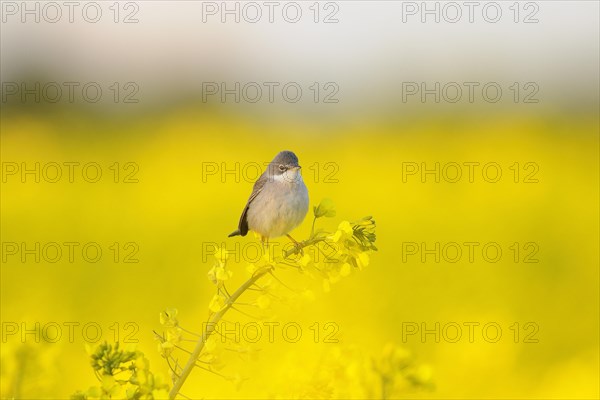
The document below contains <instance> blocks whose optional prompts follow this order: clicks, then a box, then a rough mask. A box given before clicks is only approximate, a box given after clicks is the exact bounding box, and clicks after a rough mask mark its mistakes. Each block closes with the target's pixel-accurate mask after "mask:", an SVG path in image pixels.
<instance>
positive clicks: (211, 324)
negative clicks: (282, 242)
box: [169, 266, 273, 399]
mask: <svg viewBox="0 0 600 400" xmlns="http://www.w3.org/2000/svg"><path fill="white" fill-rule="evenodd" d="M272 270H273V267H272V266H267V267H265V268H263V269H262V270H259V271H257V272H256V273H255V274H254V275H252V276H251V277H250V279H248V280H247V281H246V282H244V283H243V284H242V286H240V287H239V288H238V289H237V290H236V291H235V292H234V293H233V294H232V295H231V296H230V297H229V298H228V299H227V302H226V304H225V306H224V307H223V308H222V309H221V310H220V311H219V312H216V313H214V314H213V315H212V316H211V317H210V319H209V321H208V322H207V324H206V330H204V332H203V333H202V336H201V337H200V339H198V341H197V342H196V347H194V351H193V352H192V354H191V355H190V358H189V359H188V361H187V363H186V364H185V367H183V370H182V371H181V374H180V375H179V378H178V379H177V381H175V384H174V385H173V387H172V388H171V391H170V392H169V399H174V398H175V396H177V394H178V393H179V391H180V390H181V387H182V386H183V384H184V383H185V381H186V379H187V378H188V376H189V375H190V373H191V372H192V369H193V368H194V367H195V365H196V360H197V359H198V357H199V356H200V353H202V349H203V348H204V344H205V343H206V341H207V340H208V338H209V337H210V335H212V333H213V332H214V330H215V328H216V326H217V323H218V322H219V321H220V320H221V318H223V316H224V315H225V314H226V313H227V311H229V309H230V308H231V307H232V306H233V304H234V303H235V301H236V300H237V299H238V298H239V297H240V296H241V295H242V293H244V292H245V291H246V290H248V288H249V287H250V286H252V285H254V283H256V281H258V280H259V279H260V278H262V277H263V276H264V275H266V274H267V273H269V272H270V271H272Z"/></svg>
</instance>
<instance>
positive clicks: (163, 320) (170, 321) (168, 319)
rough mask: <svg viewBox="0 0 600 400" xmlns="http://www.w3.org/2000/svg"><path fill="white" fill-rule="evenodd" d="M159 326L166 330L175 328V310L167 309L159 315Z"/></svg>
mask: <svg viewBox="0 0 600 400" xmlns="http://www.w3.org/2000/svg"><path fill="white" fill-rule="evenodd" d="M160 324H161V325H162V326H164V327H167V328H172V327H174V326H177V324H178V321H177V309H176V308H167V309H166V310H164V311H161V313H160Z"/></svg>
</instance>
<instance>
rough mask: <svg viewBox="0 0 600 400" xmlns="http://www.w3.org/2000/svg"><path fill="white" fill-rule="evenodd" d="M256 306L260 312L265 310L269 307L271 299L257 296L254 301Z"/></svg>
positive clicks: (264, 295) (265, 296)
mask: <svg viewBox="0 0 600 400" xmlns="http://www.w3.org/2000/svg"><path fill="white" fill-rule="evenodd" d="M256 305H257V306H258V308H260V309H261V310H266V309H267V308H269V306H270V305H271V298H270V297H269V296H267V295H266V294H263V295H261V296H258V298H257V299H256Z"/></svg>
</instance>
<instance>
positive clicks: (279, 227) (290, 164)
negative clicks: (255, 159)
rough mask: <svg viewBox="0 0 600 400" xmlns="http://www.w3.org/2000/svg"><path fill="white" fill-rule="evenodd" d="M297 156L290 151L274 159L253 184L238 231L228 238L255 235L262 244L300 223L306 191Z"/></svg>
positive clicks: (306, 204)
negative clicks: (252, 233)
mask: <svg viewBox="0 0 600 400" xmlns="http://www.w3.org/2000/svg"><path fill="white" fill-rule="evenodd" d="M300 168H301V167H300V165H298V157H296V155H295V154H294V153H293V152H291V151H282V152H280V153H279V154H277V155H276V156H275V158H274V159H273V161H271V162H270V163H269V165H268V167H267V169H266V171H265V172H263V174H262V175H261V176H260V177H259V178H258V180H257V181H256V182H255V183H254V187H253V189H252V194H251V195H250V198H249V199H248V202H247V203H246V207H244V211H242V216H241V217H240V222H239V224H238V229H237V230H236V231H235V232H232V233H231V234H230V235H229V237H232V236H237V235H241V236H246V234H247V233H248V230H251V231H253V232H256V233H258V234H259V235H260V236H261V238H262V240H263V242H264V241H265V240H266V241H267V243H268V240H269V239H271V238H277V237H280V236H283V235H287V236H288V237H289V238H290V239H291V240H292V241H293V242H294V243H297V242H296V241H295V240H294V239H293V238H292V237H291V236H290V235H289V233H290V232H291V231H292V230H293V229H294V228H296V227H297V226H298V225H300V224H301V223H302V221H303V220H304V217H305V216H306V213H307V212H308V190H307V189H306V185H305V184H304V181H303V180H302V175H301V174H300Z"/></svg>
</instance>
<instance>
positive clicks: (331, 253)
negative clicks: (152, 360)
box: [156, 199, 377, 398]
mask: <svg viewBox="0 0 600 400" xmlns="http://www.w3.org/2000/svg"><path fill="white" fill-rule="evenodd" d="M313 215H314V219H313V223H312V229H311V234H310V236H309V238H308V239H306V240H304V241H302V242H294V247H292V248H290V249H288V250H286V251H284V252H283V253H282V254H281V255H275V254H272V253H270V252H269V251H266V252H265V253H264V254H263V256H262V257H260V258H259V259H258V260H257V261H255V262H252V263H248V264H247V266H246V271H247V272H248V274H249V277H248V278H247V280H246V281H245V282H244V283H242V284H241V285H240V286H239V287H238V288H237V290H235V291H231V292H230V291H229V290H228V288H227V286H228V285H230V284H231V281H232V277H233V271H232V270H231V269H230V267H229V265H228V259H229V257H228V252H227V250H226V249H225V248H224V247H220V248H218V249H217V251H216V254H215V261H214V264H213V265H212V266H211V268H210V270H209V271H208V274H207V275H208V279H209V281H210V282H211V283H212V284H214V285H215V287H216V292H215V294H214V295H213V297H212V298H211V299H210V301H209V304H208V310H209V318H208V321H207V322H206V323H205V324H203V328H202V331H201V332H198V333H194V332H192V331H188V330H186V329H184V328H183V327H182V326H181V325H180V324H179V322H178V320H177V310H175V309H167V310H165V311H163V312H162V313H161V315H160V320H161V324H162V326H163V328H164V331H163V333H162V334H158V333H156V337H157V339H158V341H159V345H158V348H159V352H160V353H161V355H162V356H163V357H164V358H165V359H166V360H167V363H168V364H169V368H170V369H171V372H172V379H173V388H172V389H171V393H170V395H171V397H172V398H173V397H174V396H175V395H177V394H178V393H180V392H179V390H180V389H181V387H182V385H183V383H184V382H185V380H186V379H187V377H188V376H189V374H190V372H191V369H192V368H196V367H198V368H201V369H204V370H207V371H209V372H211V373H214V374H217V375H220V376H222V377H224V378H226V379H228V380H230V381H233V382H234V383H236V384H237V385H239V384H240V383H241V382H242V380H243V379H242V378H241V377H239V375H235V376H233V377H231V376H226V375H222V374H221V373H220V372H218V371H219V370H220V368H221V367H222V366H223V362H222V360H221V354H220V349H221V348H222V347H223V346H218V345H217V344H218V343H217V340H216V339H215V334H216V335H221V333H220V332H219V330H218V324H219V323H222V322H224V320H223V316H224V315H225V313H227V312H228V311H229V310H235V311H238V312H240V313H242V314H244V315H246V316H249V317H252V318H259V317H256V314H255V313H256V312H264V311H266V310H268V309H269V308H270V307H271V304H272V301H273V299H281V297H277V296H276V295H275V294H274V293H272V290H271V286H275V285H277V284H281V285H282V286H286V285H285V284H284V283H283V282H281V281H280V280H279V278H277V276H276V272H277V271H278V270H279V269H285V268H290V267H293V268H296V269H297V270H298V271H299V272H301V273H305V274H307V275H310V276H313V275H320V276H321V277H322V278H323V285H324V288H325V290H329V286H330V284H331V283H334V282H337V281H338V280H339V279H341V278H342V277H345V276H348V275H350V274H351V273H352V271H354V270H362V269H363V268H365V267H366V266H367V265H369V260H370V256H369V254H370V253H371V252H373V251H376V250H377V248H376V247H375V240H376V236H375V221H374V220H373V219H372V218H371V217H366V218H363V219H360V220H358V221H355V222H349V221H342V222H341V223H340V224H339V225H338V227H337V229H336V230H334V231H326V230H323V229H318V230H315V225H316V221H317V220H318V219H319V218H331V217H334V216H335V215H336V211H335V206H334V204H333V202H332V201H331V200H328V199H325V200H323V201H322V202H321V203H320V204H319V205H318V206H316V207H314V209H313ZM309 249H310V250H314V251H315V252H316V254H322V255H325V254H326V255H327V256H324V257H323V258H322V259H319V257H316V256H315V255H316V254H313V255H311V254H309V252H308V251H305V250H309ZM265 250H268V246H266V247H265ZM274 281H275V284H273V282H274ZM286 287H287V286H286ZM288 289H291V288H288ZM249 293H254V295H253V297H250V298H249V297H248V294H249ZM242 295H244V300H243V301H240V300H239V298H240V297H241V296H242ZM303 296H304V297H306V298H311V297H314V296H313V295H312V292H311V291H309V290H304V292H303ZM242 307H251V308H252V309H251V310H250V312H247V311H242ZM245 310H247V309H245ZM184 334H186V335H188V334H189V335H191V336H193V339H190V338H186V337H184ZM186 341H193V342H195V343H196V344H195V347H194V349H193V350H192V349H188V348H185V346H184V343H185V342H186ZM221 341H222V342H223V341H227V338H226V337H224V336H223V335H221ZM175 350H182V352H183V353H185V354H184V357H185V359H186V360H185V362H184V363H180V362H179V359H178V358H177V356H176V354H178V353H176V352H175ZM227 350H233V351H235V352H238V353H239V354H241V355H250V354H252V353H253V350H252V349H251V348H248V347H247V346H246V348H243V346H240V345H239V344H235V343H234V344H232V343H229V342H228V347H227Z"/></svg>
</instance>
